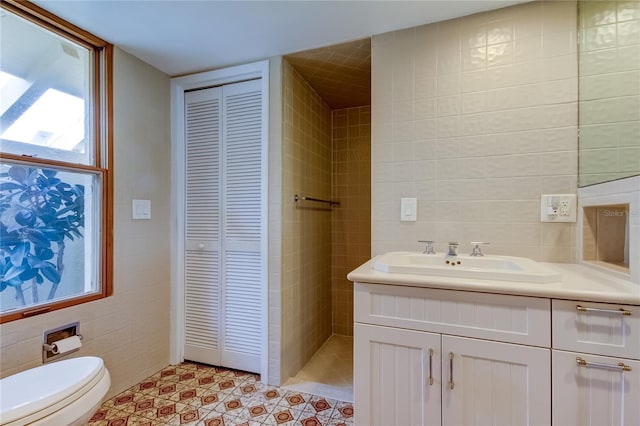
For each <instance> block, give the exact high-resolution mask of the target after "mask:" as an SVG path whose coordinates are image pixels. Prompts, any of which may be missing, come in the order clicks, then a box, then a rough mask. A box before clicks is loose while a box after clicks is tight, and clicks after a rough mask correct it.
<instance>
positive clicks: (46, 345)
mask: <svg viewBox="0 0 640 426" xmlns="http://www.w3.org/2000/svg"><path fill="white" fill-rule="evenodd" d="M72 336H77V337H78V338H79V339H80V340H82V335H81V334H80V322H73V323H71V324H66V325H62V326H60V327H56V328H54V329H51V330H47V331H45V332H44V333H43V335H42V362H43V363H47V362H51V361H54V360H56V359H58V358H60V357H62V356H66V355H68V354H70V353H73V352H76V351H78V350H79V349H80V348H75V349H72V350H69V351H66V352H62V353H60V352H58V348H57V347H56V345H55V343H56V342H58V341H60V340H63V339H68V338H69V337H72Z"/></svg>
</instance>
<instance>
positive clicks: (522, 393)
mask: <svg viewBox="0 0 640 426" xmlns="http://www.w3.org/2000/svg"><path fill="white" fill-rule="evenodd" d="M354 300H355V310H354V316H355V321H356V324H355V327H354V345H355V352H354V390H355V407H356V410H355V415H356V418H355V423H356V425H386V426H388V425H477V424H536V425H544V424H550V422H551V400H550V398H549V389H550V387H551V384H550V377H551V352H550V350H549V347H550V332H549V330H550V301H549V300H548V299H542V298H530V297H521V296H507V295H495V294H483V293H474V292H460V291H450V290H435V289H427V288H415V287H402V286H388V285H378V284H357V283H356V285H355V297H354Z"/></svg>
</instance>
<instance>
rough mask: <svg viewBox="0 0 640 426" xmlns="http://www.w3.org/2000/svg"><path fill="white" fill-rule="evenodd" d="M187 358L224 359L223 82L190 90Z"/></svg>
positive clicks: (187, 98) (214, 361)
mask: <svg viewBox="0 0 640 426" xmlns="http://www.w3.org/2000/svg"><path fill="white" fill-rule="evenodd" d="M185 109H186V111H185V116H186V120H185V121H186V123H185V129H186V212H185V218H186V223H185V230H186V241H185V249H186V252H185V277H184V278H185V280H184V282H185V300H184V303H185V345H184V357H185V359H189V360H193V361H199V362H204V363H208V364H215V365H219V364H220V343H221V342H220V338H219V330H220V322H221V321H220V315H221V312H220V311H221V300H222V298H221V292H222V288H221V284H222V280H221V273H222V251H221V241H222V232H221V224H222V218H221V213H222V212H221V208H220V206H221V201H222V197H221V192H222V179H221V173H222V165H221V155H222V88H213V89H206V90H198V91H195V92H189V93H185Z"/></svg>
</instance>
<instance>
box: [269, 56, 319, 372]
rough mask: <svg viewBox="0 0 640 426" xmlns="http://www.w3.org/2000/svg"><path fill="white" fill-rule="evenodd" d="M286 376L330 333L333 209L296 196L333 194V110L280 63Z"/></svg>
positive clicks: (283, 363)
mask: <svg viewBox="0 0 640 426" xmlns="http://www.w3.org/2000/svg"><path fill="white" fill-rule="evenodd" d="M282 86H283V94H284V95H283V98H284V99H283V108H284V109H283V115H284V117H283V119H284V120H283V121H284V124H283V129H282V143H283V146H282V179H283V183H282V191H283V194H282V197H283V205H282V271H281V304H282V306H281V309H282V312H281V321H282V329H281V339H282V341H281V364H280V368H281V371H280V376H281V378H282V379H283V380H286V378H288V377H290V376H293V375H295V374H296V373H297V372H298V370H300V368H302V367H303V366H304V364H305V363H306V362H307V361H308V360H309V359H310V358H311V356H312V355H313V354H314V353H315V352H316V350H317V349H318V348H319V347H320V346H321V345H322V344H323V343H324V341H325V340H326V339H327V338H328V337H329V336H330V335H331V209H330V208H328V207H327V206H326V205H323V204H318V203H313V202H309V201H300V202H299V203H298V204H296V203H295V202H294V194H298V195H299V196H309V197H315V198H323V199H329V198H331V111H330V109H329V107H328V106H327V105H326V104H325V103H324V102H323V100H322V99H321V98H320V97H319V96H318V95H317V94H316V93H315V92H314V91H313V90H312V89H311V88H310V87H309V86H308V85H307V83H306V82H305V81H304V80H303V79H302V77H300V75H299V74H298V73H297V72H296V71H295V70H294V69H293V67H291V66H290V65H289V64H288V63H287V62H286V61H283V62H282Z"/></svg>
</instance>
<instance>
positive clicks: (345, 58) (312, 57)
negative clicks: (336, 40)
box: [284, 38, 371, 109]
mask: <svg viewBox="0 0 640 426" xmlns="http://www.w3.org/2000/svg"><path fill="white" fill-rule="evenodd" d="M284 58H285V59H286V60H287V61H289V63H290V64H291V65H292V66H293V67H294V68H295V69H296V71H298V72H299V73H300V75H302V77H303V78H304V79H305V81H306V82H307V83H309V85H310V86H311V87H313V89H314V90H315V91H316V93H318V95H320V97H321V98H322V99H323V100H324V101H325V102H326V103H327V104H328V105H329V107H331V109H343V108H351V107H356V106H363V105H371V38H364V39H361V40H356V41H352V42H348V43H342V44H337V45H333V46H328V47H320V48H318V49H311V50H305V51H304V52H299V53H294V54H291V55H286V56H285V57H284Z"/></svg>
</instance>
